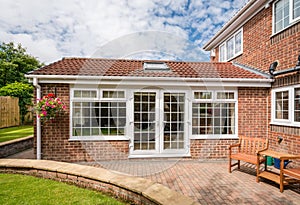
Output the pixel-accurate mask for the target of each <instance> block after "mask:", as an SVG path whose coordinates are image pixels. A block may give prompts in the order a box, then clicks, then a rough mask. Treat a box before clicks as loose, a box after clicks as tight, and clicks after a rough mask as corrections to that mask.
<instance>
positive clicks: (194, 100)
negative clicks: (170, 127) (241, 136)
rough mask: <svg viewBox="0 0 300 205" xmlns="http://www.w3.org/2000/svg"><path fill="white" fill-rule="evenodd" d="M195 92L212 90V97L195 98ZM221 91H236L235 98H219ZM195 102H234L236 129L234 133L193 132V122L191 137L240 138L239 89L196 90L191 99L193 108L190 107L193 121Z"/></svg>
mask: <svg viewBox="0 0 300 205" xmlns="http://www.w3.org/2000/svg"><path fill="white" fill-rule="evenodd" d="M195 92H211V93H212V98H211V99H195V98H194V93H195ZM219 92H232V93H234V99H217V93H219ZM193 103H212V104H213V103H234V105H235V106H234V109H235V114H234V118H235V121H234V123H235V125H234V126H235V129H234V134H204V135H199V134H193V131H192V129H193V125H192V123H191V126H190V133H191V135H190V139H238V91H237V90H194V91H193V96H192V100H191V106H190V107H191V109H190V112H191V114H190V116H191V122H192V121H193Z"/></svg>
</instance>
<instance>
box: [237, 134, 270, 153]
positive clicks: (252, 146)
mask: <svg viewBox="0 0 300 205" xmlns="http://www.w3.org/2000/svg"><path fill="white" fill-rule="evenodd" d="M239 142H240V144H241V146H240V152H242V153H246V154H251V155H256V152H257V151H258V150H262V149H267V148H268V146H269V141H268V139H267V138H266V139H263V138H253V137H244V136H242V137H240V139H239Z"/></svg>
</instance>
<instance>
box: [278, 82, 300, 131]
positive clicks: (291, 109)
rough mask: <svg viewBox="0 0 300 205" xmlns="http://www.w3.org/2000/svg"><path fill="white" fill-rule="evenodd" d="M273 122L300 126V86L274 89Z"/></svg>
mask: <svg viewBox="0 0 300 205" xmlns="http://www.w3.org/2000/svg"><path fill="white" fill-rule="evenodd" d="M272 123H273V124H278V125H286V126H297V127H300V87H299V86H298V87H296V86H290V87H285V88H279V89H274V90H272Z"/></svg>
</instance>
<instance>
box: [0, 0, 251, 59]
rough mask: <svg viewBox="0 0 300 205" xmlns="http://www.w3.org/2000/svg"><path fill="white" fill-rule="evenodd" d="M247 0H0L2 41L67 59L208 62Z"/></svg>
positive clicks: (42, 55) (44, 55)
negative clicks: (217, 38)
mask: <svg viewBox="0 0 300 205" xmlns="http://www.w3.org/2000/svg"><path fill="white" fill-rule="evenodd" d="M247 1H248V0H185V1H184V0H86V1H84V0H60V1H57V0H51V1H49V0H13V1H12V0H0V5H1V12H0V42H5V43H8V42H14V43H15V44H18V43H21V45H22V46H23V47H25V48H26V49H27V52H28V53H29V54H30V55H32V56H34V57H37V58H38V60H40V61H41V62H44V63H45V64H49V63H51V62H54V61H57V60H59V59H61V58H63V57H97V58H126V59H157V60H162V59H166V60H179V61H208V60H209V53H208V52H205V51H203V49H202V47H203V45H204V44H205V43H206V42H207V41H208V40H209V39H210V38H211V37H212V36H213V35H214V34H215V33H216V32H217V31H218V30H220V29H221V27H222V25H223V24H224V23H226V22H227V21H228V20H229V19H230V18H232V17H233V15H234V14H235V13H236V12H237V11H238V10H239V9H240V8H241V7H242V6H244V5H245V3H246V2H247Z"/></svg>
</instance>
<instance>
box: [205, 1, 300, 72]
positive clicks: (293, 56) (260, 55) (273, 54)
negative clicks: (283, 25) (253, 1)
mask: <svg viewBox="0 0 300 205" xmlns="http://www.w3.org/2000/svg"><path fill="white" fill-rule="evenodd" d="M299 45H300V23H299V22H298V23H297V24H295V25H293V26H291V27H289V28H288V29H286V30H284V31H282V32H280V33H278V34H276V35H274V36H272V6H270V7H269V8H267V9H263V10H262V11H261V12H259V13H258V14H257V15H255V16H254V17H253V18H252V19H250V20H249V21H248V22H247V23H246V24H245V25H244V26H243V54H242V55H240V56H238V57H237V58H235V59H233V60H232V61H235V62H239V63H241V64H244V65H248V66H251V67H255V68H260V69H262V70H265V71H268V69H269V66H270V64H271V63H272V62H274V61H275V60H279V66H278V67H277V70H283V69H286V68H291V67H294V66H295V65H296V62H297V57H298V55H299V54H300V47H299ZM216 54H217V55H216V57H215V58H211V60H212V61H218V60H219V59H218V51H217V52H216Z"/></svg>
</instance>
